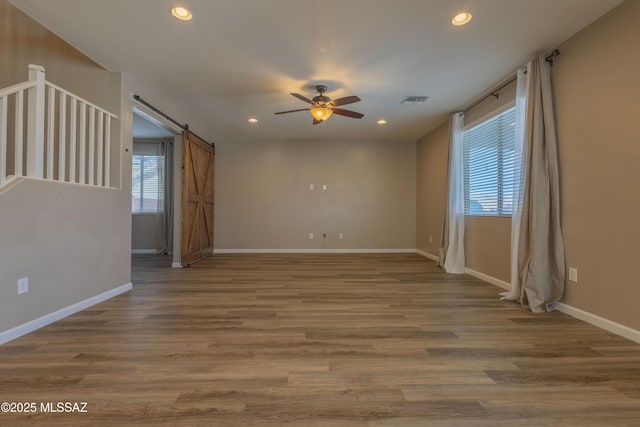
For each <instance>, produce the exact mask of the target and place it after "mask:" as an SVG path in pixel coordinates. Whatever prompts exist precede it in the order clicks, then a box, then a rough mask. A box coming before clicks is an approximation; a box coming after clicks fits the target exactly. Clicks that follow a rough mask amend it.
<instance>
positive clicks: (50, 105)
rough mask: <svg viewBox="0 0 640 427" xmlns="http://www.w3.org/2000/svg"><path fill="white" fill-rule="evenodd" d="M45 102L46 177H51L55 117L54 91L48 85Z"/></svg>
mask: <svg viewBox="0 0 640 427" xmlns="http://www.w3.org/2000/svg"><path fill="white" fill-rule="evenodd" d="M48 92H49V93H48V102H47V179H50V180H52V179H53V153H54V148H55V147H54V144H53V143H54V131H55V117H56V107H55V105H56V104H55V101H56V91H55V89H54V88H52V87H50V88H49V91H48Z"/></svg>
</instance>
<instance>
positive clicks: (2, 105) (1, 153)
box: [0, 95, 8, 184]
mask: <svg viewBox="0 0 640 427" xmlns="http://www.w3.org/2000/svg"><path fill="white" fill-rule="evenodd" d="M7 98H8V95H7V96H3V97H2V101H0V184H2V183H3V182H4V181H5V180H6V179H7V132H8V129H7Z"/></svg>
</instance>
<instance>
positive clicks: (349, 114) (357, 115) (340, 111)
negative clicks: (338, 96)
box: [332, 108, 364, 119]
mask: <svg viewBox="0 0 640 427" xmlns="http://www.w3.org/2000/svg"><path fill="white" fill-rule="evenodd" d="M332 110H333V112H334V114H339V115H341V116H347V117H351V118H354V119H361V118H363V117H364V114H362V113H357V112H355V111H351V110H344V109H342V108H332Z"/></svg>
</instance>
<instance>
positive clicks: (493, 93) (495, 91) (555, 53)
mask: <svg viewBox="0 0 640 427" xmlns="http://www.w3.org/2000/svg"><path fill="white" fill-rule="evenodd" d="M558 55H560V50H558V49H554V50H553V51H552V52H551V53H550V54H549V55H547V56H546V57H545V58H544V60H545V61H547V62H548V63H549V65H553V58H555V57H556V56H558ZM517 79H518V78H517V77H513V78H511V79H509V80H508V81H507V82H505V83H503V84H501V85H500V86H498V87H497V88H495V89H493V90H492V91H491V92H490V93H488V94H486V95H485V96H483V97H482V98H480V99H479V100H477V101H476V102H474V103H473V104H471V105H470V106H469V107H467V108H465V109H464V110H462V112H463V113H466V112H467V111H469V110H471V109H472V108H473V107H475V106H476V105H478V104H480V103H481V102H482V101H484V100H485V99H487V98H489V97H490V96H495V97H496V98H498V97H499V94H498V92H500V90H502V89H504V88H505V87H507V86H509V85H510V84H511V83H513V82H515V81H516V80H517Z"/></svg>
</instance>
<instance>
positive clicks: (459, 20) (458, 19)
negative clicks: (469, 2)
mask: <svg viewBox="0 0 640 427" xmlns="http://www.w3.org/2000/svg"><path fill="white" fill-rule="evenodd" d="M469 21H471V14H470V13H469V12H460V13H457V14H456V16H454V17H453V18H452V19H451V23H452V24H453V25H457V26H459V25H464V24H467V23H468V22H469Z"/></svg>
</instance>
